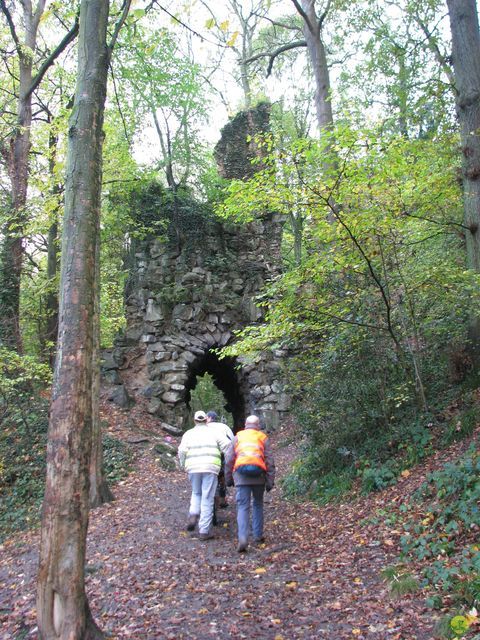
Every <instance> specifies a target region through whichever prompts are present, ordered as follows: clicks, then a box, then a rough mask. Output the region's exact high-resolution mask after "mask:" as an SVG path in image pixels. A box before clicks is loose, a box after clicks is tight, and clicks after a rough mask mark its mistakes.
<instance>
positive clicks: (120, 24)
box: [107, 0, 132, 57]
mask: <svg viewBox="0 0 480 640" xmlns="http://www.w3.org/2000/svg"><path fill="white" fill-rule="evenodd" d="M131 4H132V0H124V2H123V7H122V13H121V15H120V17H119V19H118V20H117V23H116V25H115V29H114V31H113V36H112V39H111V40H110V44H109V45H108V47H107V48H108V52H109V57H111V55H112V51H113V48H114V47H115V43H116V42H117V39H118V34H119V33H120V29H121V28H122V27H123V25H124V24H125V20H126V19H127V16H128V12H129V11H130V5H131Z"/></svg>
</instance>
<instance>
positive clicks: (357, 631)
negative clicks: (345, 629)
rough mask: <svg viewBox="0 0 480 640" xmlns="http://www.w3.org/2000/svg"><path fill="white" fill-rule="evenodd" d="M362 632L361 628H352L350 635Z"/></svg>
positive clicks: (357, 634)
mask: <svg viewBox="0 0 480 640" xmlns="http://www.w3.org/2000/svg"><path fill="white" fill-rule="evenodd" d="M361 633H362V630H361V629H352V635H354V636H359V635H360V634H361Z"/></svg>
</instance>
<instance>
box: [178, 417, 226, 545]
mask: <svg viewBox="0 0 480 640" xmlns="http://www.w3.org/2000/svg"><path fill="white" fill-rule="evenodd" d="M193 420H194V422H195V426H194V427H193V429H189V430H188V431H186V432H185V433H184V434H183V436H182V440H181V442H180V446H179V447H178V459H179V462H180V466H181V467H182V468H183V469H185V470H186V471H187V473H188V478H189V480H190V484H191V485H192V495H191V498H190V508H189V512H188V520H187V531H193V530H194V529H195V526H196V525H197V523H198V531H199V538H200V540H202V541H204V540H210V539H211V538H213V537H214V536H213V533H212V531H211V525H212V518H213V505H214V500H215V491H216V489H217V483H218V473H219V471H220V466H221V454H222V453H225V452H226V450H227V449H228V446H229V444H230V440H229V439H228V438H227V436H226V434H225V431H224V430H222V429H219V428H216V427H215V426H213V425H208V424H207V416H206V414H205V412H204V411H196V412H195V415H194V418H193Z"/></svg>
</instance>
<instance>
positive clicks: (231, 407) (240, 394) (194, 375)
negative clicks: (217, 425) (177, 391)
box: [185, 349, 245, 432]
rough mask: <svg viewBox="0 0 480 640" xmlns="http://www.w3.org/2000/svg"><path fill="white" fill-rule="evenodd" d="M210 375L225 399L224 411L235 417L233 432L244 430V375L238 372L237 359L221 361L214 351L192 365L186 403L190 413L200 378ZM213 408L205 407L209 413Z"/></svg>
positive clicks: (206, 353) (200, 357)
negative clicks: (192, 393)
mask: <svg viewBox="0 0 480 640" xmlns="http://www.w3.org/2000/svg"><path fill="white" fill-rule="evenodd" d="M205 373H209V374H210V375H211V376H212V379H213V382H214V383H215V386H216V387H217V388H218V389H220V391H221V392H222V393H223V396H224V398H225V405H224V407H223V408H224V409H225V411H227V412H228V413H231V414H232V416H233V431H234V432H236V431H238V430H239V429H243V426H244V423H245V394H244V390H243V386H244V385H243V384H242V373H241V371H239V370H238V364H237V362H236V360H235V358H222V359H220V358H219V357H218V356H217V354H216V353H214V351H213V350H212V349H210V350H209V351H206V352H205V353H204V354H203V355H202V356H199V358H198V359H197V360H196V361H195V362H193V363H192V365H191V366H190V370H189V375H188V379H187V383H186V385H185V402H186V405H187V409H188V410H189V412H190V399H191V392H192V391H193V390H194V389H195V387H196V386H197V380H198V378H199V377H201V376H203V375H205ZM210 408H211V407H204V409H205V411H208V409H210Z"/></svg>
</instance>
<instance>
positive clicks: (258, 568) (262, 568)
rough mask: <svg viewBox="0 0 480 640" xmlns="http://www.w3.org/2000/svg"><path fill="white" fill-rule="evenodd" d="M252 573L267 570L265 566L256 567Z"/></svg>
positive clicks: (265, 571)
mask: <svg viewBox="0 0 480 640" xmlns="http://www.w3.org/2000/svg"><path fill="white" fill-rule="evenodd" d="M254 573H258V574H260V573H267V570H266V569H265V567H257V568H256V569H255V571H254Z"/></svg>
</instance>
